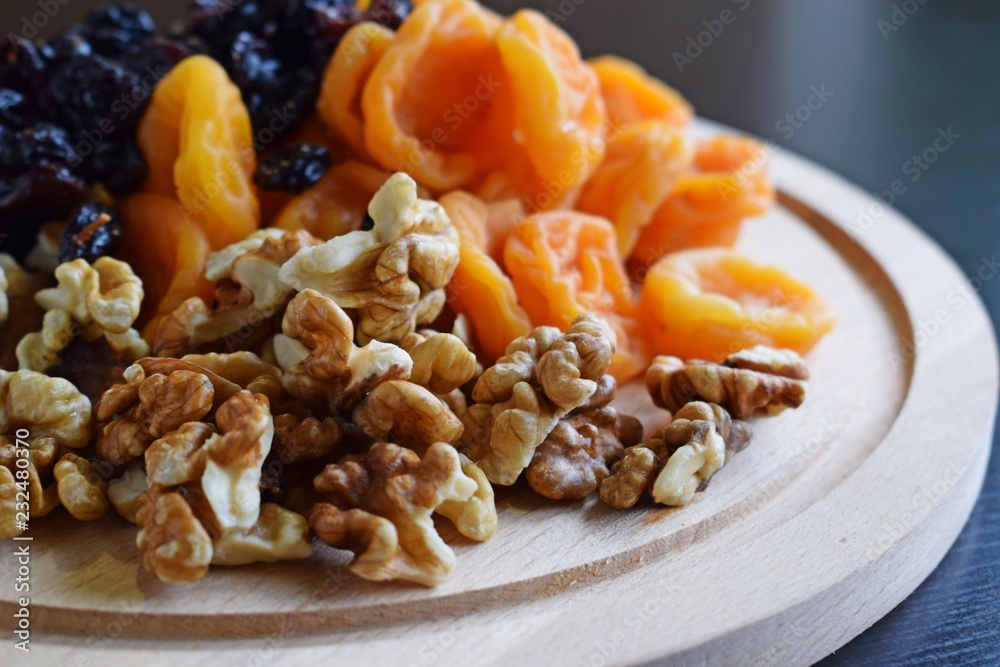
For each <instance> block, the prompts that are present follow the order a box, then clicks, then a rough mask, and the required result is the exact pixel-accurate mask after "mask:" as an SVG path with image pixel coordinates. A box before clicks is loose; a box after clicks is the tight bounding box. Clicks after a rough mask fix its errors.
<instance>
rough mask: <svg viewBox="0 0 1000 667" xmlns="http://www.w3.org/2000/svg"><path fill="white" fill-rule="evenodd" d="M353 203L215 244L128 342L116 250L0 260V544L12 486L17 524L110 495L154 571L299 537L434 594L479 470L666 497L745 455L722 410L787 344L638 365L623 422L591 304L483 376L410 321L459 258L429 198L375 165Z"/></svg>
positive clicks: (425, 312)
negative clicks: (352, 227) (200, 270)
mask: <svg viewBox="0 0 1000 667" xmlns="http://www.w3.org/2000/svg"><path fill="white" fill-rule="evenodd" d="M369 214H370V215H371V217H372V219H373V220H374V225H373V227H372V228H371V229H370V230H367V231H357V232H351V233H349V234H345V235H342V236H338V237H335V238H333V239H331V240H330V241H326V242H321V241H319V240H318V239H315V238H313V237H311V236H310V235H309V234H307V233H305V232H301V231H297V232H285V231H282V230H276V229H266V230H261V231H260V232H256V233H254V234H252V235H250V236H248V237H247V238H246V239H243V240H242V241H240V242H238V243H235V244H233V245H231V246H229V247H226V248H224V249H222V250H220V251H218V252H216V253H214V254H213V255H212V256H211V257H210V259H209V262H208V266H207V271H206V277H207V278H208V279H209V280H211V281H213V282H214V283H215V286H216V294H215V299H214V302H213V303H211V304H208V303H205V302H204V301H203V300H202V299H199V298H192V299H189V300H187V301H185V302H183V303H181V304H179V305H178V306H177V307H176V308H175V309H174V310H173V311H172V312H167V313H162V314H161V316H160V317H158V318H157V319H155V320H154V324H155V326H153V327H152V328H151V329H150V328H147V331H146V334H147V337H148V338H149V339H150V341H151V344H150V345H147V343H146V340H144V339H143V337H142V336H140V335H139V333H138V332H137V330H136V329H135V328H134V325H135V322H136V320H137V319H138V318H139V313H140V309H141V307H142V300H143V289H142V283H141V281H139V279H138V278H137V277H136V276H135V275H134V273H133V272H132V270H131V268H130V267H129V266H128V265H127V264H123V263H122V262H118V261H116V260H112V259H107V258H102V259H100V260H98V261H96V262H95V263H94V264H93V266H91V265H90V264H88V263H87V262H86V261H85V260H82V259H78V260H74V261H72V262H68V263H65V264H62V265H60V266H59V267H58V268H57V269H56V271H55V278H56V281H57V284H56V285H55V286H48V285H46V284H44V283H43V282H42V281H39V280H35V278H34V277H33V275H32V274H30V273H28V272H25V271H23V270H22V269H20V268H19V267H17V266H16V264H13V263H12V262H11V261H9V259H6V258H0V259H2V261H0V269H2V270H3V271H4V274H3V279H2V280H0V288H2V289H3V297H4V298H3V299H0V306H3V308H2V309H0V311H2V312H0V315H3V316H4V318H6V317H7V315H8V312H9V311H10V308H11V307H12V306H14V305H17V304H21V305H23V306H24V309H25V312H24V316H25V317H26V318H27V319H29V321H31V322H32V323H33V327H36V328H33V329H31V330H17V332H18V333H19V334H20V338H19V342H18V343H17V345H16V346H15V347H14V349H13V350H8V351H7V352H5V358H7V359H11V358H14V357H16V359H17V361H18V365H19V366H20V370H17V371H0V537H2V538H7V537H12V536H14V535H16V534H17V532H18V530H17V529H16V526H17V525H18V524H17V521H16V520H15V517H16V516H17V513H18V512H21V511H23V509H24V508H23V506H22V504H19V503H18V498H17V496H18V491H22V490H26V491H27V492H28V495H29V497H30V503H29V508H28V509H29V510H30V514H31V516H32V517H34V518H37V517H39V516H41V515H44V514H45V513H47V512H49V511H51V510H52V509H53V508H54V507H56V506H58V505H60V504H61V505H63V506H64V507H65V508H66V509H67V511H69V512H70V513H71V514H72V515H73V516H74V517H76V518H77V519H79V520H82V521H89V520H94V519H97V518H99V517H101V516H103V515H104V514H105V513H106V512H107V511H108V510H109V509H111V508H113V509H114V510H115V511H116V512H117V513H118V514H120V515H121V516H122V517H124V518H125V519H126V520H128V521H130V522H132V523H135V524H136V525H137V526H138V529H139V530H138V534H137V539H136V543H137V545H138V548H139V550H140V551H141V552H142V558H143V563H144V565H145V567H146V569H147V570H148V571H149V572H150V573H152V574H154V575H155V576H156V577H158V578H159V579H161V580H163V581H166V582H170V583H190V582H194V581H197V580H199V579H200V578H202V577H204V576H205V574H206V573H207V572H208V570H209V567H210V566H211V565H213V564H215V565H239V564H245V563H254V562H274V561H279V560H289V559H301V558H307V557H309V556H310V555H311V554H312V553H313V538H314V537H318V538H319V540H320V541H321V542H323V543H325V544H327V545H329V546H330V547H332V548H335V549H342V550H346V551H350V552H352V553H353V554H354V558H353V561H352V563H351V565H350V569H351V570H352V571H353V572H354V573H356V574H357V575H358V576H361V577H364V578H366V579H371V580H376V581H383V580H395V579H401V580H408V581H413V582H417V583H420V584H424V585H429V586H433V585H436V584H438V583H441V582H442V581H444V580H445V579H446V578H447V577H448V576H449V574H450V573H451V571H452V569H453V568H454V565H455V554H454V552H453V551H452V550H451V548H450V547H449V546H448V545H447V544H446V543H445V541H444V540H443V539H442V537H441V536H440V535H439V534H438V532H437V529H436V528H435V522H434V515H435V514H438V515H440V516H441V517H444V518H446V519H447V520H449V521H451V522H452V523H453V524H454V526H455V528H456V530H457V531H458V532H459V533H460V534H461V535H463V536H464V537H466V538H468V539H470V540H474V541H485V540H488V539H490V538H491V537H493V536H494V534H495V533H496V532H497V529H498V519H497V512H496V507H495V502H494V486H511V485H513V484H515V483H517V481H518V480H519V479H520V478H521V477H522V476H523V478H524V480H525V482H526V484H527V485H528V486H529V487H530V488H531V489H533V490H534V491H535V492H537V493H539V494H541V495H543V496H545V497H547V498H552V499H580V498H584V497H586V496H588V495H590V494H595V493H596V494H599V496H600V498H601V500H603V501H604V502H605V503H607V504H608V505H610V506H612V507H616V508H624V507H630V506H632V505H635V504H636V503H637V502H639V501H640V499H641V498H642V496H643V495H644V494H648V495H649V496H651V498H652V500H653V501H655V502H659V503H663V504H667V505H685V504H687V503H689V502H691V500H692V499H693V497H694V495H695V493H696V492H698V491H700V490H702V489H703V488H704V487H705V485H706V484H708V482H709V480H710V479H711V477H712V476H713V475H714V474H715V472H717V471H718V470H719V469H720V468H721V467H722V465H723V464H724V463H725V462H726V461H727V460H728V459H729V458H730V457H731V456H732V455H733V454H734V453H736V452H738V451H740V450H741V449H742V448H743V447H745V446H746V444H747V442H748V441H749V438H750V429H749V426H748V425H747V424H746V423H745V420H746V419H749V418H750V417H753V416H759V415H766V414H774V413H775V412H777V411H779V410H780V409H783V408H785V407H795V406H797V405H799V404H800V403H801V402H802V400H803V399H804V396H805V386H806V385H805V380H806V378H807V373H806V370H805V366H804V365H803V364H802V361H801V359H799V358H798V357H797V355H795V354H794V353H790V352H787V351H779V350H771V349H768V348H754V349H752V350H746V351H744V352H741V353H738V354H735V355H732V356H731V357H729V358H728V359H726V360H725V362H723V363H722V364H714V363H707V362H687V363H685V362H683V361H681V360H680V359H676V358H672V357H659V358H657V359H656V361H655V362H654V364H653V366H652V367H651V368H650V369H649V372H648V373H647V385H648V387H649V391H650V393H651V395H652V397H653V399H654V402H656V403H657V404H658V405H659V406H661V407H662V408H664V409H666V410H669V411H671V412H672V413H673V421H672V422H671V423H670V424H669V425H668V426H667V427H665V428H664V429H663V430H662V431H661V432H658V433H655V434H653V435H651V436H649V437H645V438H644V434H643V427H642V425H641V424H640V423H639V421H638V420H637V419H635V418H634V417H631V416H629V415H625V414H621V413H619V412H618V410H617V409H616V408H615V407H614V406H613V400H614V398H615V392H616V384H615V380H614V378H613V377H612V376H611V375H610V374H609V373H608V369H609V366H610V364H611V361H612V359H613V358H614V355H615V350H616V347H617V341H616V339H615V334H614V332H613V330H612V329H611V328H610V327H609V326H608V325H607V323H606V322H605V321H604V320H602V319H601V318H600V317H597V316H593V315H582V316H580V317H578V318H577V319H576V320H574V321H573V323H572V324H571V326H569V328H568V329H567V330H565V331H561V330H559V329H556V328H553V327H544V326H543V327H538V328H536V329H534V330H533V331H532V332H530V334H528V335H526V336H524V337H521V338H518V339H516V340H514V341H511V342H510V344H509V345H508V347H507V349H506V352H505V354H504V356H502V357H501V358H500V359H498V360H497V361H496V363H495V364H493V365H491V366H490V367H488V368H486V369H483V367H482V366H481V365H480V364H479V363H478V360H477V357H476V355H475V353H474V351H473V348H471V347H470V344H471V340H470V335H469V334H468V333H467V332H466V323H465V322H464V321H463V320H462V319H459V320H457V321H456V322H455V327H454V329H453V331H452V333H448V332H439V331H434V330H433V329H430V328H429V326H430V325H431V324H432V323H434V322H435V321H437V320H439V316H440V315H441V313H442V310H443V308H444V306H445V295H444V287H445V286H446V285H447V283H448V282H449V280H450V278H451V276H452V273H453V272H454V270H455V266H456V264H457V261H458V250H459V238H458V234H457V233H456V231H455V229H454V227H453V226H452V225H451V222H450V221H449V219H448V216H447V215H446V213H445V212H444V210H443V209H442V208H441V206H439V205H438V204H437V203H435V202H432V201H426V200H421V199H419V198H418V196H417V188H416V184H415V183H414V182H413V180H412V179H410V178H409V177H408V176H405V175H403V174H396V175H395V176H393V177H392V178H390V179H389V180H388V181H387V182H386V184H385V186H383V188H382V189H381V190H380V191H379V192H378V193H377V194H376V195H375V197H374V199H373V200H372V202H371V205H370V207H369ZM32 295H33V298H28V297H29V296H32ZM29 306H30V307H33V308H34V311H32V310H31V308H29ZM12 322H13V320H12V319H10V320H9V321H5V322H3V326H4V328H5V329H7V332H8V333H12V332H14V331H15V329H12V328H11V326H12ZM20 326H21V327H22V329H23V325H20ZM449 326H450V325H449ZM102 355H103V356H102ZM91 357H95V358H100V359H104V360H108V359H110V360H113V361H114V363H108V364H105V365H104V366H102V368H103V367H106V368H110V369H112V371H111V374H110V375H109V374H108V373H107V372H103V373H102V372H100V371H99V370H95V366H94V365H93V364H88V363H86V362H87V359H89V358H91ZM74 372H75V373H76V374H77V375H75V376H74V375H73V373H74ZM46 373H48V374H46ZM57 375H60V376H62V377H56V376H57ZM84 376H85V377H84ZM67 378H68V379H67ZM23 429H28V430H29V431H30V434H31V437H30V439H28V441H26V442H22V440H23V438H22V435H23V432H24V431H23ZM22 459H23V460H24V461H25V462H20V460H22Z"/></svg>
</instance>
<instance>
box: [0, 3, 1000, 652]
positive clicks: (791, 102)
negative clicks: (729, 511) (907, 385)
mask: <svg viewBox="0 0 1000 667" xmlns="http://www.w3.org/2000/svg"><path fill="white" fill-rule="evenodd" d="M49 4H53V5H54V4H55V3H49ZM93 4H94V3H92V2H91V1H90V0H70V1H69V2H67V3H65V4H61V2H60V5H59V7H60V8H59V12H58V14H57V15H56V16H55V17H54V18H53V19H51V21H47V23H48V25H47V26H44V28H43V33H50V32H51V31H52V29H53V28H55V27H58V26H62V25H65V24H67V23H69V22H71V21H74V20H77V19H78V18H79V17H80V16H81V15H82V14H83V12H84V11H86V9H87V7H88V6H92V5H93ZM138 4H143V5H145V6H147V7H150V8H151V10H152V11H153V13H154V15H155V16H156V18H157V19H160V20H165V19H168V18H171V17H176V16H177V15H179V13H180V9H179V8H180V7H181V6H182V5H183V3H182V2H181V0H145V2H139V3H138ZM486 4H489V5H491V6H493V7H496V8H497V9H500V10H502V11H505V12H510V11H512V10H513V9H515V8H517V7H519V6H524V5H529V6H534V7H537V8H539V9H542V10H546V11H548V12H549V13H550V16H552V17H553V18H554V19H555V20H558V21H559V22H560V25H562V27H563V28H565V29H566V30H567V31H568V32H570V33H571V34H572V35H573V36H574V37H575V38H576V39H577V41H578V42H579V43H580V47H581V50H582V51H583V52H584V54H585V55H587V56H593V55H598V54H602V53H615V54H619V55H622V56H625V57H628V58H631V59H633V60H636V61H637V62H639V63H641V64H642V65H643V66H644V67H646V68H647V69H648V70H650V71H651V72H653V73H654V74H656V75H658V76H660V77H661V78H663V79H664V80H666V81H667V82H668V83H670V84H671V85H673V86H675V87H677V88H678V89H680V90H681V91H682V92H683V93H684V94H685V95H686V96H687V97H688V98H689V99H690V100H691V101H692V102H693V103H694V105H695V107H696V109H697V110H698V112H699V113H700V114H701V115H703V116H705V117H707V118H711V119H714V120H717V121H720V122H723V123H727V124H729V125H733V126H735V127H738V128H741V129H744V130H746V131H748V132H751V133H753V134H756V135H758V136H761V137H766V138H773V139H775V140H776V141H777V142H778V143H779V144H780V145H782V146H786V147H788V148H790V149H791V150H793V151H796V152H798V153H801V154H802V155H805V156H806V157H809V158H811V159H813V160H815V161H816V162H818V163H820V164H823V165H825V166H827V167H829V168H831V169H833V170H834V171H836V172H839V173H840V174H842V175H844V176H846V177H847V178H848V179H850V180H852V181H854V182H855V183H858V184H859V185H861V186H862V187H864V188H865V189H867V190H869V191H884V190H887V189H888V188H889V187H890V185H891V184H892V182H893V181H894V180H896V179H905V180H906V182H907V184H908V187H907V189H906V192H905V194H904V195H902V196H901V197H899V198H898V200H897V201H896V202H895V205H896V207H897V208H898V209H899V210H900V211H902V212H903V213H904V214H906V215H907V216H909V217H910V218H911V219H912V220H913V221H914V222H916V224H917V225H919V226H920V227H922V228H923V229H925V230H926V231H927V232H928V233H929V234H930V235H931V236H932V237H934V238H935V239H936V240H937V241H938V242H939V243H940V244H941V245H942V246H943V247H944V248H945V249H946V250H947V251H948V252H949V253H950V254H951V255H952V256H953V257H954V258H955V259H956V260H957V261H958V263H959V264H960V265H961V266H962V267H963V269H964V270H965V271H966V272H968V273H969V274H972V273H974V272H975V271H976V270H977V269H978V268H979V266H980V265H981V263H982V262H983V261H984V260H987V261H989V260H992V259H993V257H994V256H995V254H997V253H1000V247H998V246H1000V3H993V2H986V1H979V2H977V1H975V0H950V1H948V2H945V0H894V1H893V0H839V1H837V2H832V1H831V0H701V1H700V2H697V3H695V2H683V1H681V0H489V1H488V2H487V3H486ZM38 8H39V4H38V2H37V0H2V4H0V19H2V23H0V25H2V27H3V28H4V33H6V32H8V31H10V30H15V31H18V32H20V28H21V26H22V21H23V20H24V19H25V18H26V17H31V16H33V15H34V14H35V12H37V10H38ZM725 10H728V11H729V12H730V13H728V14H725V15H724V14H723V12H724V11H725ZM29 20H30V19H29ZM722 20H725V22H722ZM706 22H707V23H706ZM712 29H714V31H715V33H717V34H716V35H712V36H711V40H709V39H708V35H701V37H700V38H701V41H702V43H704V44H708V45H707V46H703V47H701V52H700V53H699V51H698V49H697V48H694V47H692V48H691V50H690V51H689V52H688V51H687V49H688V48H689V46H690V42H689V38H692V39H693V40H698V39H699V33H702V32H704V31H706V30H712ZM675 54H680V56H677V55H675ZM814 90H820V91H824V94H823V97H824V98H827V99H826V100H825V101H824V102H823V103H822V104H821V105H820V104H818V103H817V101H818V99H819V98H815V97H814V98H813V106H818V107H819V108H818V109H816V110H814V111H811V112H810V113H809V114H808V115H809V116H810V117H809V118H808V120H805V121H804V122H799V121H794V122H790V121H789V120H788V118H787V115H788V114H793V115H794V114H795V113H796V112H798V111H799V108H800V107H801V106H802V105H804V104H807V102H808V101H809V98H810V95H813V94H814ZM800 113H801V116H800V117H802V118H804V117H805V116H806V115H807V114H806V113H805V112H804V111H802V112H800ZM949 128H950V129H951V131H952V132H953V133H955V134H957V135H958V136H959V138H958V139H957V141H956V142H955V144H954V146H952V147H951V149H950V150H949V151H948V152H947V153H943V154H941V155H940V157H939V159H938V160H937V161H936V162H935V163H934V164H933V165H929V168H928V169H927V170H926V171H924V172H921V175H920V178H919V180H917V181H916V182H913V183H911V182H910V178H911V175H910V172H904V170H905V169H907V163H908V162H909V161H910V160H911V158H913V156H914V155H916V154H919V153H921V152H923V150H924V149H925V148H927V147H929V146H931V145H932V144H933V141H934V139H935V137H936V136H937V133H938V131H939V129H942V130H945V131H947V130H948V129H949ZM910 164H911V167H912V163H910ZM981 296H982V298H983V300H984V301H985V302H986V305H987V307H988V308H989V310H990V314H991V316H992V317H993V320H994V323H996V322H997V320H998V318H1000V282H997V281H993V282H986V284H985V285H984V287H983V289H982V291H981ZM947 445H948V443H947V442H942V443H941V446H943V447H946V446H947ZM998 452H1000V450H998V448H997V446H996V441H995V442H994V454H995V455H994V456H993V457H992V459H991V462H990V466H989V472H988V473H987V479H986V485H985V488H984V490H983V494H982V496H981V497H980V498H979V501H978V502H977V504H976V507H975V510H974V511H973V513H972V516H971V518H970V519H969V523H968V524H967V525H966V526H965V529H964V530H963V531H962V534H961V535H960V537H959V538H958V541H957V542H956V543H955V546H954V547H953V548H952V549H951V551H950V552H949V553H948V555H947V556H946V557H945V559H944V561H943V562H942V563H941V565H940V567H938V569H937V570H936V571H935V572H934V573H933V574H932V575H931V576H930V578H928V580H927V581H926V582H924V584H923V585H922V586H921V587H920V588H918V589H917V590H916V591H915V592H914V593H913V594H912V595H911V596H910V597H909V598H908V599H906V600H905V601H904V602H903V603H902V604H900V605H899V606H898V607H897V608H896V609H895V610H893V611H892V612H891V613H890V614H889V615H888V616H886V617H885V618H884V619H882V620H881V621H879V622H878V623H876V624H875V625H874V626H873V627H872V628H871V629H869V630H868V631H867V632H865V633H863V634H862V635H861V636H859V637H858V638H856V639H855V640H854V641H852V642H851V643H850V644H848V645H847V646H845V647H844V648H842V649H840V650H839V651H837V653H836V654H835V655H833V656H831V657H829V658H827V659H826V660H824V661H823V662H822V663H820V664H821V665H822V666H823V667H836V666H839V665H889V664H893V665H1000V455H998Z"/></svg>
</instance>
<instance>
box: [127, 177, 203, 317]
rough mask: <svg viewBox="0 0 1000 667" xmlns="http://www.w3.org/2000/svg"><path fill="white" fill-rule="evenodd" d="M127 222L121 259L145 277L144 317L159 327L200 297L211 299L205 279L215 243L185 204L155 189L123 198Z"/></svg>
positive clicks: (142, 313) (141, 276)
mask: <svg viewBox="0 0 1000 667" xmlns="http://www.w3.org/2000/svg"><path fill="white" fill-rule="evenodd" d="M118 206H119V210H120V211H121V214H122V218H123V220H124V221H125V229H124V233H123V234H122V242H121V257H122V259H124V260H125V261H127V262H128V263H129V264H130V265H131V266H132V267H133V268H134V269H135V272H136V274H138V276H139V277H140V278H142V286H143V290H144V291H145V293H146V296H145V298H144V299H143V302H142V312H141V317H140V321H144V322H146V323H147V324H146V326H145V328H144V331H145V332H147V333H148V332H150V331H155V330H156V324H157V322H158V321H159V318H160V317H162V316H163V315H165V314H167V313H169V312H171V311H173V310H174V308H176V307H177V306H179V305H181V303H183V302H184V301H185V300H186V299H188V298H190V297H192V296H198V297H201V298H202V299H205V300H206V301H209V302H211V300H212V295H213V286H212V283H211V282H209V281H208V280H205V261H206V260H207V259H208V255H209V253H211V252H212V247H211V245H210V244H209V242H208V238H207V237H206V236H205V232H204V231H202V229H201V227H199V226H198V225H197V224H195V223H194V222H192V221H190V220H188V219H187V218H186V217H185V215H184V212H183V210H182V208H181V204H180V202H178V201H177V200H176V199H172V198H170V197H164V196H163V195H158V194H154V193H146V192H144V193H139V194H136V195H131V196H129V197H124V198H122V199H120V200H119V201H118Z"/></svg>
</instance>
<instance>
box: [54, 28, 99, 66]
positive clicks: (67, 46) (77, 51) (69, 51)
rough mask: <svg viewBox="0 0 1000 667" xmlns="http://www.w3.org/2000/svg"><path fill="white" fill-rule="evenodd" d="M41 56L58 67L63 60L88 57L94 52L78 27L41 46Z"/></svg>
mask: <svg viewBox="0 0 1000 667" xmlns="http://www.w3.org/2000/svg"><path fill="white" fill-rule="evenodd" d="M41 52H42V56H43V57H44V58H45V59H46V60H47V61H49V62H50V63H52V64H54V65H56V66H58V65H59V64H60V63H62V62H63V61H64V60H67V59H69V58H73V57H74V56H84V57H85V56H89V55H91V54H92V53H93V52H94V50H93V49H92V48H91V46H90V42H89V41H87V35H86V34H85V33H84V32H83V29H82V28H80V27H79V26H74V27H72V28H70V29H69V30H67V31H66V32H64V33H63V34H61V35H59V36H58V37H54V38H52V39H50V40H49V41H48V42H46V43H45V44H44V45H42V49H41Z"/></svg>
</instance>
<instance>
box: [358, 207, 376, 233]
mask: <svg viewBox="0 0 1000 667" xmlns="http://www.w3.org/2000/svg"><path fill="white" fill-rule="evenodd" d="M373 229H375V219H374V218H373V217H372V216H371V213H369V212H368V211H365V217H364V219H362V220H361V231H363V232H370V231H371V230H373Z"/></svg>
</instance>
